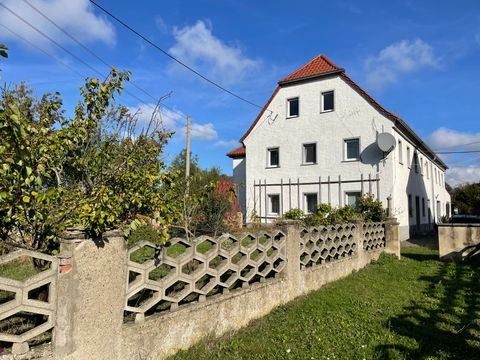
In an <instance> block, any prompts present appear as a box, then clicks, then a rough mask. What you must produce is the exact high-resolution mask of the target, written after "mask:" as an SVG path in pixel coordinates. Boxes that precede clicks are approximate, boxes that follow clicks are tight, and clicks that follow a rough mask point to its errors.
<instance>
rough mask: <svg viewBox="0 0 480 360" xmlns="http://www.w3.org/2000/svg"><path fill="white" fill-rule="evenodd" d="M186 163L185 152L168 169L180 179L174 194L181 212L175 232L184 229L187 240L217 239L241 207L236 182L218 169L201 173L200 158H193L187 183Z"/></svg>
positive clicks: (202, 170)
mask: <svg viewBox="0 0 480 360" xmlns="http://www.w3.org/2000/svg"><path fill="white" fill-rule="evenodd" d="M185 159H186V150H185V149H184V150H182V151H181V152H180V153H179V154H178V155H177V156H176V157H175V158H174V159H173V160H172V162H171V164H170V167H169V171H170V172H171V173H176V174H177V175H178V177H177V180H176V182H175V186H174V187H173V188H172V191H173V193H175V194H176V195H175V199H176V201H177V207H178V208H180V209H182V214H181V216H180V218H179V221H178V223H177V224H176V228H178V229H181V230H182V231H183V232H184V233H185V235H186V236H187V238H190V237H193V236H196V235H198V234H200V233H203V234H205V233H208V234H212V235H216V234H217V233H219V232H221V231H225V230H227V229H228V226H227V225H228V221H226V220H228V219H229V218H231V216H232V213H234V212H236V210H235V209H234V207H235V206H236V205H238V202H237V201H236V198H235V193H234V184H233V181H232V180H231V178H230V177H228V176H226V175H225V174H223V173H222V172H221V170H220V169H219V168H217V167H212V168H210V169H202V168H201V167H200V165H199V163H198V161H199V159H198V156H197V155H193V156H191V163H190V177H189V179H188V182H187V179H186V177H185ZM187 189H188V192H187ZM238 208H239V207H238ZM182 235H183V234H182Z"/></svg>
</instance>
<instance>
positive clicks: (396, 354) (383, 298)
mask: <svg viewBox="0 0 480 360" xmlns="http://www.w3.org/2000/svg"><path fill="white" fill-rule="evenodd" d="M399 274H401V276H399ZM479 296H480V268H478V267H476V266H471V265H467V264H454V263H449V264H446V263H443V262H441V261H439V260H438V252H437V251H434V250H429V249H425V248H419V247H412V248H402V259H401V260H397V259H395V257H393V256H391V255H382V257H380V259H379V260H378V261H377V262H375V263H373V264H371V265H369V266H367V267H366V268H365V269H362V270H361V271H358V272H355V273H353V274H352V275H350V276H348V277H347V278H345V279H342V280H339V281H337V282H335V283H332V284H330V285H328V286H325V287H323V288H322V289H320V290H318V291H314V292H312V293H310V294H309V295H307V296H303V297H300V298H298V299H297V300H295V301H292V302H291V303H289V304H286V305H285V306H280V307H279V308H277V309H275V310H274V311H272V312H271V313H270V314H269V315H267V316H265V317H263V318H261V319H259V320H257V321H254V322H252V323H251V324H250V325H249V326H248V327H247V328H244V329H241V330H238V331H232V332H231V333H227V334H225V335H224V336H223V337H221V338H219V339H215V338H213V337H210V338H208V339H204V340H203V341H201V342H200V343H198V344H196V345H194V346H193V347H191V348H190V349H188V350H181V351H179V352H178V353H177V354H176V355H174V356H172V358H171V359H172V360H173V359H185V360H187V359H195V360H203V359H205V360H206V359H232V360H236V359H245V358H248V359H252V360H255V359H327V358H329V359H477V358H478V354H479V352H480V321H479V315H480V313H479V310H478V306H477V305H478V299H479ZM299 334H301V336H299Z"/></svg>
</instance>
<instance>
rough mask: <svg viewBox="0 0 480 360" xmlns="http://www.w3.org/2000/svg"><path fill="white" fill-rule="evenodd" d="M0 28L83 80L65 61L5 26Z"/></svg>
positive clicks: (82, 76)
mask: <svg viewBox="0 0 480 360" xmlns="http://www.w3.org/2000/svg"><path fill="white" fill-rule="evenodd" d="M0 26H1V27H3V28H4V29H5V30H7V31H9V32H11V33H12V34H14V35H15V36H16V37H18V38H19V39H21V40H22V41H24V42H26V43H27V44H28V45H30V46H32V47H34V48H35V49H37V50H38V51H40V52H42V53H43V54H45V55H47V56H49V57H51V58H53V59H54V60H55V61H58V62H59V63H61V64H62V65H63V66H65V67H66V68H68V69H69V70H70V71H72V72H73V73H75V74H77V75H78V76H80V77H81V78H84V75H83V74H81V73H80V72H78V71H77V70H75V68H73V67H71V66H70V65H69V64H68V63H67V62H66V61H63V60H62V59H60V58H58V57H56V56H54V55H52V54H50V53H49V52H47V51H45V50H44V49H42V48H41V47H40V46H37V45H36V44H34V43H33V42H31V41H30V40H28V39H26V38H24V37H23V36H22V35H20V34H18V33H17V32H15V31H13V30H12V29H10V28H8V27H7V26H5V25H3V24H0Z"/></svg>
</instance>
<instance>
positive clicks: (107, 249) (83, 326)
mask: <svg viewBox="0 0 480 360" xmlns="http://www.w3.org/2000/svg"><path fill="white" fill-rule="evenodd" d="M126 254H127V251H126V244H125V240H124V237H123V234H122V232H120V231H110V232H107V233H105V234H104V235H103V237H102V238H101V239H89V238H87V237H86V236H85V234H84V233H83V232H80V231H76V232H73V233H72V232H70V233H68V234H66V236H65V238H64V239H63V240H62V241H61V250H60V257H61V261H60V263H61V266H60V274H59V278H58V282H57V304H58V310H57V324H56V328H55V335H54V342H53V346H54V352H55V354H56V359H69V360H70V359H71V360H76V359H78V360H80V359H89V360H96V359H106V358H108V359H117V358H119V357H120V356H119V355H120V354H119V352H120V347H121V346H120V345H121V344H120V339H121V337H120V336H119V334H120V333H121V329H122V325H123V308H124V302H125V290H126V289H125V288H126V282H127V255H126ZM62 264H63V265H62Z"/></svg>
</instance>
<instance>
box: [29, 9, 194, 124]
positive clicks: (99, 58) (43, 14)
mask: <svg viewBox="0 0 480 360" xmlns="http://www.w3.org/2000/svg"><path fill="white" fill-rule="evenodd" d="M23 1H24V2H25V3H26V4H27V5H28V6H30V7H31V8H32V9H33V10H35V11H36V12H37V13H38V14H40V15H41V16H42V17H43V18H45V19H46V20H47V21H48V22H50V23H51V24H52V25H53V26H55V27H56V28H57V29H58V30H60V31H61V32H62V33H63V34H65V35H66V36H68V37H69V38H70V39H71V40H73V41H74V42H75V43H77V44H78V45H79V46H80V47H82V48H83V49H84V50H85V51H87V52H88V53H89V54H91V55H92V56H94V57H95V58H96V59H97V60H98V61H100V62H101V63H102V64H104V65H105V66H107V67H108V68H111V67H113V65H111V64H109V63H108V62H107V61H105V60H104V59H103V58H102V57H100V56H99V55H98V54H97V53H96V52H95V51H93V50H91V49H90V48H89V47H88V46H86V45H85V44H83V43H82V42H81V41H79V40H78V39H77V38H75V37H74V36H73V35H72V34H70V33H69V32H67V31H66V30H65V29H63V28H62V27H61V26H59V25H58V24H57V23H56V22H55V21H53V20H52V19H51V18H50V17H48V16H47V15H46V14H45V13H43V12H42V11H41V10H39V9H38V8H37V7H35V6H34V5H32V4H31V3H30V2H29V1H28V0H23ZM129 83H130V84H132V85H133V86H134V87H135V88H137V89H138V90H139V91H141V92H142V93H144V94H145V95H147V96H148V97H149V98H151V99H152V100H153V101H155V102H157V101H158V99H157V98H156V97H155V96H153V95H152V94H150V93H149V92H147V91H146V90H145V89H143V88H141V87H140V86H139V85H137V84H136V83H135V82H134V81H133V80H129ZM127 93H128V92H127ZM137 100H139V101H140V99H138V98H137ZM141 102H142V103H143V104H144V105H147V106H149V107H150V108H154V107H153V106H150V105H149V104H146V103H145V102H144V101H141ZM160 106H161V107H164V108H166V109H168V110H170V111H172V112H174V113H176V114H177V115H179V116H180V117H182V118H184V119H186V116H185V115H184V114H183V113H180V112H179V111H177V110H175V109H173V108H171V107H169V106H167V105H165V104H163V103H160ZM167 117H168V116H167ZM170 118H172V117H170Z"/></svg>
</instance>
